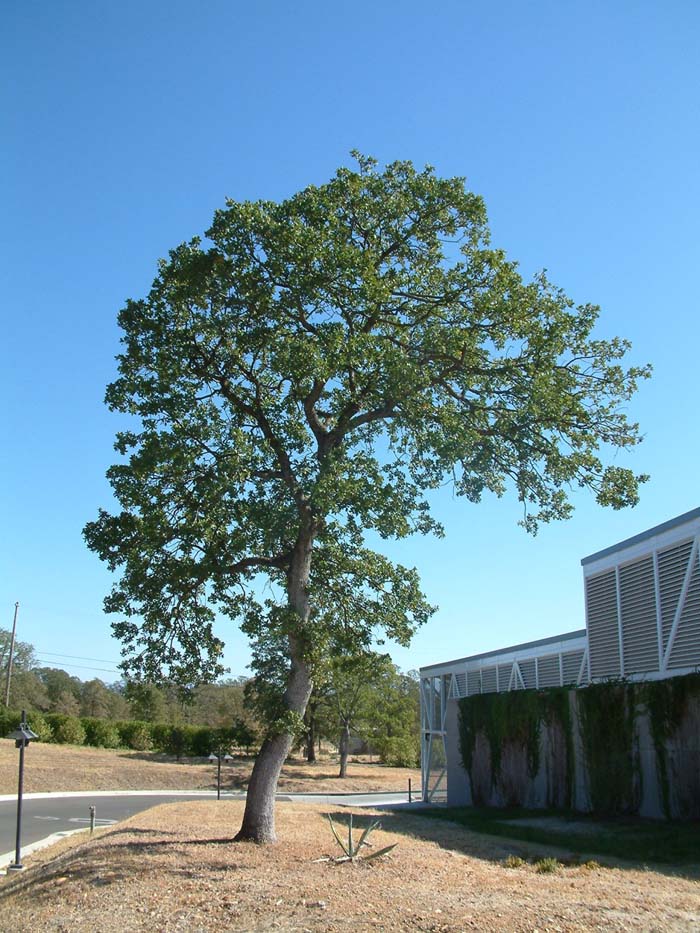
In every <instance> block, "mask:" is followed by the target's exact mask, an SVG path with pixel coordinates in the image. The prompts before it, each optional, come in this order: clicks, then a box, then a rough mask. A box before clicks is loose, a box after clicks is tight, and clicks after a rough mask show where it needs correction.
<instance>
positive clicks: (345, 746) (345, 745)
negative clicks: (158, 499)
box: [338, 722, 350, 778]
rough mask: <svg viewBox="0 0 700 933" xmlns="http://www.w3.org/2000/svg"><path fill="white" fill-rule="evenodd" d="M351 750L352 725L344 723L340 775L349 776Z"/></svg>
mask: <svg viewBox="0 0 700 933" xmlns="http://www.w3.org/2000/svg"><path fill="white" fill-rule="evenodd" d="M349 751H350V725H349V724H348V723H347V722H344V723H343V731H342V732H341V733H340V772H339V774H338V777H341V778H344V777H347V773H348V752H349Z"/></svg>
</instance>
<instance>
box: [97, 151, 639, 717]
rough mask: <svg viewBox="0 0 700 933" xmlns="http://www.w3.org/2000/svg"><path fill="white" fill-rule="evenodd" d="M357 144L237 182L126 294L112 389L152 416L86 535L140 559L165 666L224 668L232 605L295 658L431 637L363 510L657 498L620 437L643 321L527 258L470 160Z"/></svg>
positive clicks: (141, 631)
mask: <svg viewBox="0 0 700 933" xmlns="http://www.w3.org/2000/svg"><path fill="white" fill-rule="evenodd" d="M356 158H357V162H358V168H357V170H354V171H353V170H350V169H346V168H341V169H340V170H339V171H338V172H337V173H336V175H335V176H334V177H333V178H332V179H331V180H330V181H329V182H328V183H327V184H324V185H322V186H318V187H317V186H308V187H306V188H305V189H304V190H302V191H300V192H299V193H298V194H296V195H294V196H293V197H291V198H289V199H288V200H286V201H283V202H281V203H279V204H276V203H272V202H269V201H259V202H255V203H251V202H245V203H236V202H233V201H229V202H228V203H227V205H226V207H225V209H223V210H220V211H217V213H216V214H215V217H214V221H213V224H212V226H211V228H210V229H209V231H208V232H207V234H206V236H207V238H208V240H207V241H206V242H204V243H203V242H202V241H201V240H199V239H194V240H191V241H190V242H189V243H185V244H182V245H180V246H179V247H177V248H176V249H174V250H173V251H172V252H171V253H170V255H169V258H168V259H167V260H164V261H162V262H161V263H160V266H159V272H158V275H157V278H156V280H155V281H154V283H153V287H152V289H151V291H150V292H149V294H148V295H147V296H146V297H145V298H144V299H141V300H136V301H129V302H128V303H127V305H126V307H125V308H124V309H123V310H122V312H121V313H120V315H119V323H120V325H121V327H122V330H123V353H122V355H121V356H120V358H119V377H118V379H117V380H116V381H115V382H114V383H113V384H112V385H111V386H109V388H108V390H107V400H108V404H109V405H110V407H111V408H113V409H114V410H116V411H119V412H123V413H126V414H127V415H128V416H129V417H130V418H131V420H132V423H133V424H134V428H133V430H129V431H123V432H122V433H120V434H119V435H118V438H117V450H118V452H119V453H120V455H121V456H122V460H121V461H120V462H119V463H117V464H116V465H115V466H113V467H112V468H111V469H110V471H109V478H110V482H111V484H112V487H113V490H114V494H115V497H116V499H117V500H118V502H119V503H120V504H121V511H119V512H118V513H117V514H114V515H110V514H108V513H107V512H101V513H100V514H99V516H98V518H97V520H96V521H94V522H91V523H90V524H88V525H87V526H86V528H85V537H86V540H87V543H88V546H89V547H90V548H91V549H92V550H94V551H95V552H96V553H97V554H98V555H99V556H100V558H101V559H102V560H104V561H105V562H106V563H107V565H108V566H109V568H110V569H111V570H113V571H118V572H119V573H120V574H121V576H120V578H119V580H118V582H117V583H116V585H115V587H114V589H113V591H112V594H111V595H110V597H109V598H108V599H107V602H106V608H107V609H108V610H109V611H110V612H115V613H118V614H119V615H120V617H121V620H120V621H119V622H117V623H116V624H115V627H114V631H115V634H116V635H117V637H119V638H120V639H121V641H122V642H123V644H124V646H125V648H126V651H127V659H126V661H125V665H126V668H127V669H130V670H133V671H134V672H135V673H137V674H140V675H143V677H144V678H145V679H148V680H157V679H158V678H159V677H166V678H167V679H170V680H171V681H173V682H178V683H183V684H187V685H188V686H192V685H193V684H196V683H198V682H200V681H201V680H210V679H213V678H214V677H216V676H217V675H218V674H220V673H221V655H222V644H221V642H220V640H219V639H218V638H217V637H216V636H215V635H214V632H213V628H212V623H213V620H214V618H215V614H216V613H217V612H220V613H222V614H224V615H226V616H228V617H230V618H233V619H237V620H239V621H241V622H242V624H243V627H244V629H245V631H246V632H247V633H248V634H249V635H250V636H251V638H252V639H253V641H254V642H256V641H257V640H258V639H264V638H265V637H266V633H267V632H269V631H272V632H273V633H274V634H275V636H276V637H277V638H278V640H279V642H280V643H281V644H282V643H283V644H285V649H284V650H285V651H286V653H287V657H291V656H292V655H294V657H295V659H296V660H295V664H298V663H301V662H304V663H306V662H308V663H311V664H313V663H314V661H315V652H316V647H315V646H317V645H321V646H323V645H325V644H327V643H328V642H329V640H330V641H336V642H339V641H341V640H343V639H345V640H346V642H349V643H351V644H352V645H353V646H354V647H355V648H357V647H360V648H365V649H366V648H367V647H368V646H369V645H370V644H371V643H372V639H373V637H374V636H375V635H376V634H377V633H378V632H379V633H380V635H381V634H382V633H383V634H385V635H386V636H388V637H390V638H392V639H395V640H397V641H399V642H401V643H403V644H405V643H407V642H408V640H409V639H410V637H411V635H412V633H413V631H414V630H415V629H416V627H417V626H418V625H420V624H422V623H423V622H425V621H426V619H428V618H429V616H430V614H431V612H432V611H433V610H432V607H431V606H429V605H428V604H427V602H426V600H425V598H424V596H423V594H422V593H421V590H420V585H419V580H418V576H417V573H416V571H415V570H413V569H411V568H406V567H402V566H400V565H396V564H393V563H391V562H390V561H388V560H387V559H386V558H385V557H383V556H382V555H380V554H378V553H376V552H374V551H372V550H370V549H369V548H368V547H367V546H366V535H365V532H366V531H367V530H372V531H375V532H376V533H377V534H378V535H379V537H381V538H389V537H393V538H403V537H405V536H407V535H409V534H412V533H415V532H418V533H427V532H434V533H437V534H440V533H441V531H442V529H441V528H440V526H439V524H438V523H437V522H436V521H435V520H434V519H433V518H432V517H431V515H430V510H429V504H428V500H427V494H428V493H429V492H430V490H432V489H435V488H437V487H439V486H440V485H443V484H444V483H445V482H451V483H452V484H453V486H454V489H455V492H456V493H457V495H459V496H464V497H466V498H467V499H469V500H470V501H478V500H479V499H480V498H481V496H482V494H483V493H484V492H489V491H490V492H493V493H495V494H496V495H501V494H502V493H503V492H504V491H505V490H506V489H507V488H509V487H510V488H511V489H513V490H514V492H515V493H516V495H517V497H518V498H519V500H520V501H521V502H522V504H523V507H524V513H525V518H524V519H523V524H524V525H525V526H526V528H527V529H528V530H530V531H534V530H535V529H536V527H537V523H538V522H540V521H549V520H552V519H557V518H565V517H567V516H568V515H569V514H570V512H571V509H572V506H571V504H570V502H569V501H568V499H567V494H566V490H567V489H568V488H569V487H577V486H583V487H588V488H589V489H591V490H592V491H593V493H594V495H595V496H596V498H597V500H598V502H599V503H601V504H603V505H611V506H613V507H615V508H619V507H622V506H625V505H630V504H634V503H635V502H636V501H637V494H638V485H639V483H640V482H642V481H643V479H644V477H642V476H635V475H633V474H632V473H631V472H630V471H629V470H627V469H625V468H623V467H619V466H615V467H613V468H607V469H606V468H605V466H604V465H603V463H602V462H601V459H600V457H599V449H600V448H601V447H604V448H605V449H606V450H610V451H614V450H615V449H616V448H628V447H631V446H634V445H635V444H636V443H637V442H638V440H639V434H638V430H637V426H636V425H634V424H631V423H629V422H628V420H627V418H626V415H625V409H626V407H627V402H628V400H629V399H630V397H631V396H632V394H633V393H634V391H635V388H636V384H637V381H638V379H639V378H643V377H645V376H646V375H647V370H646V369H644V368H632V369H628V370H626V369H624V368H623V366H622V365H621V363H620V360H621V359H622V357H623V356H624V355H625V352H626V350H627V348H628V345H627V343H626V342H625V341H624V340H619V339H613V340H610V341H604V340H599V339H593V338H592V337H591V333H592V330H593V327H594V325H595V322H596V318H597V315H598V309H597V308H595V307H593V306H590V305H584V306H579V307H575V306H574V304H573V302H572V301H571V300H570V299H569V298H568V297H567V296H566V295H565V294H564V293H563V292H562V291H561V290H560V289H558V288H556V287H554V286H553V285H552V284H550V283H549V282H548V281H547V279H546V277H545V276H544V275H539V276H537V277H536V279H535V280H534V281H532V282H529V283H528V282H524V281H523V280H522V279H521V277H520V275H519V273H518V271H517V267H516V264H515V263H513V262H510V261H508V260H507V259H506V257H505V255H504V253H503V252H502V251H500V250H497V249H494V248H492V247H491V245H490V243H489V231H488V227H487V224H486V212H485V208H484V204H483V202H482V200H481V199H480V198H479V197H477V196H476V195H474V194H472V193H471V192H468V191H466V190H465V187H464V181H463V179H461V178H452V179H441V178H438V177H436V176H435V174H434V172H433V170H432V169H431V168H426V169H425V170H423V171H416V169H415V168H414V167H413V165H412V164H411V163H410V162H395V163H392V164H391V165H388V166H386V168H384V169H383V170H380V169H379V168H378V167H377V165H376V163H375V162H374V160H372V159H370V158H367V157H364V156H361V155H356ZM259 574H265V575H267V576H268V577H269V580H270V582H271V587H270V588H269V589H268V590H267V591H266V592H267V593H268V594H271V595H269V596H268V597H267V598H266V600H264V601H260V600H258V599H257V596H256V594H257V593H258V592H260V589H261V588H260V587H257V586H256V585H255V581H256V576H258V575H259ZM300 593H303V594H305V595H304V596H300V595H299V594H300ZM307 596H308V605H307V603H306V599H307ZM330 606H333V607H335V610H336V611H334V612H329V611H326V609H327V607H330ZM287 669H288V668H287ZM285 702H287V701H285ZM276 718H277V717H272V720H275V719H276Z"/></svg>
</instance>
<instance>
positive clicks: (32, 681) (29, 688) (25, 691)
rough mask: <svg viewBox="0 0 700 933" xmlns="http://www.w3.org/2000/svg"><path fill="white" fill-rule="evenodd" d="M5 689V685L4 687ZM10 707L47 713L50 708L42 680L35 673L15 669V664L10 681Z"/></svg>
mask: <svg viewBox="0 0 700 933" xmlns="http://www.w3.org/2000/svg"><path fill="white" fill-rule="evenodd" d="M3 687H4V685H3ZM10 706H11V707H12V708H13V709H20V710H21V709H27V710H29V709H31V710H42V711H46V710H48V709H49V708H50V703H49V697H48V694H47V692H46V688H45V687H44V685H43V683H42V682H41V680H40V679H39V678H38V677H37V676H36V674H35V673H34V671H31V670H23V669H22V668H21V667H20V668H19V669H15V667H14V664H13V672H12V679H11V681H10Z"/></svg>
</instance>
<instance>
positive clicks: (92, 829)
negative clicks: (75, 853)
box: [90, 807, 95, 835]
mask: <svg viewBox="0 0 700 933" xmlns="http://www.w3.org/2000/svg"><path fill="white" fill-rule="evenodd" d="M94 832H95V808H94V807H90V835H92V834H93V833H94Z"/></svg>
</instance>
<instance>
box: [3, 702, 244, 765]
mask: <svg viewBox="0 0 700 933" xmlns="http://www.w3.org/2000/svg"><path fill="white" fill-rule="evenodd" d="M21 716H22V714H21V712H19V711H18V710H7V709H0V737H4V736H6V735H8V734H9V733H10V732H13V731H14V730H15V729H16V728H17V727H18V726H19V723H20V719H21ZM27 723H28V725H29V728H30V729H32V730H33V731H34V732H36V734H37V736H38V741H40V742H55V743H58V744H68V745H90V746H93V747H97V748H130V749H134V750H135V751H146V750H149V749H152V750H154V751H157V752H163V753H164V754H166V755H175V756H177V757H178V758H206V756H207V755H209V753H210V752H211V751H214V750H216V749H218V748H223V749H227V750H232V749H234V748H245V749H246V750H250V748H251V747H253V746H255V745H256V744H257V736H256V735H255V733H253V732H252V731H251V730H250V729H249V728H248V727H247V726H246V725H245V723H243V722H239V721H236V722H234V723H233V725H231V726H230V727H227V728H223V729H212V728H208V727H207V726H187V725H183V726H172V725H168V724H167V723H149V722H140V721H139V720H123V721H119V722H112V721H111V720H108V719H96V718H92V717H83V718H81V719H78V718H77V717H75V716H67V715H66V714H65V713H40V712H32V711H30V712H29V713H27Z"/></svg>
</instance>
